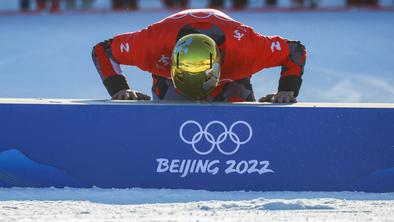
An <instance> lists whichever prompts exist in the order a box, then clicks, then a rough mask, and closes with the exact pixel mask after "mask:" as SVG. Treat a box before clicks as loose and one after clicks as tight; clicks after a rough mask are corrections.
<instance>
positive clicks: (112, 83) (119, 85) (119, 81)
mask: <svg viewBox="0 0 394 222" xmlns="http://www.w3.org/2000/svg"><path fill="white" fill-rule="evenodd" d="M103 83H104V86H105V88H106V89H107V91H108V93H109V95H111V96H113V95H115V94H116V93H117V92H119V91H121V90H124V89H130V87H129V84H128V83H127V80H126V78H125V77H124V76H123V75H114V76H110V77H108V78H106V79H105V80H104V81H103Z"/></svg>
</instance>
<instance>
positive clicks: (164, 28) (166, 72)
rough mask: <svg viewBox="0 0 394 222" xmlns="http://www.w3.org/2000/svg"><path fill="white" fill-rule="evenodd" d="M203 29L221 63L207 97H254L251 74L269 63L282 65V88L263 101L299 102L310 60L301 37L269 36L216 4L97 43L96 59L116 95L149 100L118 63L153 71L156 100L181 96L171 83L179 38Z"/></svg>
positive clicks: (270, 65) (119, 97) (211, 99)
mask: <svg viewBox="0 0 394 222" xmlns="http://www.w3.org/2000/svg"><path fill="white" fill-rule="evenodd" d="M191 33H201V34H205V35H207V36H209V37H211V38H212V39H213V40H214V41H215V42H216V44H217V45H218V47H219V50H220V53H221V56H222V64H221V75H220V82H219V86H218V87H217V89H215V90H214V92H212V93H211V95H209V96H208V97H207V98H206V100H208V101H254V100H255V98H254V94H253V90H252V86H251V84H250V77H251V76H252V75H253V74H255V73H256V72H258V71H260V70H262V69H264V68H269V67H275V66H282V71H281V76H280V80H279V87H278V93H277V94H275V95H273V97H272V96H268V97H263V98H262V99H261V100H260V101H267V98H268V99H269V100H270V101H271V100H272V101H273V102H296V97H297V95H298V92H299V90H300V87H301V82H302V79H301V77H302V74H303V69H304V64H305V60H306V50H305V47H304V46H303V45H302V44H301V43H300V42H298V41H289V40H287V39H284V38H282V37H279V36H264V35H261V34H259V33H256V32H255V31H254V30H253V29H252V28H251V27H248V26H245V25H243V24H241V23H240V22H238V21H235V20H233V19H232V18H230V17H229V16H227V15H226V14H224V13H222V12H220V11H218V10H213V9H192V10H185V11H181V12H179V13H176V14H174V15H171V16H169V17H167V18H165V19H163V20H161V21H159V22H157V23H155V24H152V25H150V26H148V27H147V28H145V29H142V30H140V31H137V32H130V33H125V34H121V35H118V36H115V37H114V38H113V39H110V40H107V41H104V42H101V43H98V44H97V45H96V46H95V47H94V49H93V53H92V55H93V61H94V63H95V65H96V68H97V70H98V72H99V73H100V76H101V78H102V80H103V83H104V85H105V87H106V88H107V90H108V92H109V94H110V95H111V96H112V99H146V97H145V96H144V95H143V94H141V93H136V92H135V91H133V90H131V89H130V87H129V85H128V83H127V81H126V79H125V77H124V76H123V75H122V71H121V69H120V66H119V64H124V65H132V66H136V67H138V68H140V69H142V70H145V71H148V72H150V73H152V77H153V87H152V94H153V97H154V99H159V100H163V99H166V100H167V99H169V100H171V99H175V100H177V99H182V98H184V97H182V95H181V94H180V93H179V92H177V90H176V89H174V86H173V85H172V82H171V74H170V72H171V71H170V68H171V53H172V51H173V49H174V46H175V44H176V42H177V40H178V39H180V38H181V37H183V36H185V35H188V34H191Z"/></svg>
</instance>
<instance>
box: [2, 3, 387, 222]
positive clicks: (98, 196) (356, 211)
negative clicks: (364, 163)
mask: <svg viewBox="0 0 394 222" xmlns="http://www.w3.org/2000/svg"><path fill="white" fill-rule="evenodd" d="M169 14H170V12H161V13H142V12H132V13H107V14H94V13H93V14H81V15H64V14H62V15H47V14H41V15H38V16H0V27H1V31H0V32H1V35H0V50H1V53H0V97H31V98H36V97H42V98H101V99H102V98H108V95H107V93H106V91H105V89H104V87H103V86H102V83H101V80H100V78H99V76H98V74H97V73H96V70H95V68H94V66H93V64H92V61H91V58H90V52H91V48H92V46H93V45H94V44H96V43H97V42H99V41H102V40H104V39H107V38H110V37H112V36H114V35H116V34H118V33H122V32H127V31H133V30H137V29H140V28H143V27H145V26H147V25H148V24H150V23H152V22H155V21H158V20H160V19H162V18H163V17H165V16H168V15H169ZM230 16H232V17H233V18H235V19H238V20H240V21H241V22H244V23H245V24H247V25H250V26H253V27H254V28H255V29H256V30H257V31H259V32H261V33H263V34H267V35H282V36H284V37H287V38H289V39H298V40H301V41H303V43H304V44H305V45H306V46H307V48H308V53H309V56H308V62H307V66H306V69H305V76H304V85H303V89H302V92H301V96H300V98H299V100H301V101H307V102H311V101H317V102H394V71H393V70H394V63H393V52H394V43H393V39H394V31H393V30H394V13H393V12H370V11H353V12H350V13H344V12H327V13H317V12H302V13H301V12H300V13H256V12H236V13H235V12H232V13H230ZM124 70H125V73H126V75H127V76H128V80H129V82H131V86H132V87H133V88H135V89H137V90H140V91H143V92H148V93H149V92H150V84H151V78H150V75H149V74H147V73H144V72H142V71H140V70H137V69H135V68H132V67H124ZM278 73H279V69H277V68H276V69H270V70H264V71H262V72H260V73H258V74H257V75H255V77H254V78H253V83H254V87H255V91H256V94H257V96H263V95H264V94H266V93H270V92H273V91H275V89H276V87H277V80H278ZM82 220H83V221H135V220H138V221H273V220H275V221H359V222H360V221H394V193H390V194H366V193H349V192H342V193H309V192H207V191H186V190H141V189H125V190H106V189H98V188H93V189H21V188H13V189H0V221H1V222H2V221H82Z"/></svg>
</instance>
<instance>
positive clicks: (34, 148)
mask: <svg viewBox="0 0 394 222" xmlns="http://www.w3.org/2000/svg"><path fill="white" fill-rule="evenodd" d="M393 132H394V105H393V104H350V105H349V104H293V105H272V104H253V103H250V104H198V103H188V104H180V103H170V104H165V103H153V102H144V103H142V102H105V101H89V100H78V101H71V100H35V99H30V100H29V99H27V100H23V99H16V100H11V99H0V135H1V136H0V187H11V186H20V187H47V186H55V187H64V186H69V187H91V186H98V187H103V188H110V187H116V188H125V187H141V188H174V189H178V188H181V189H205V190H213V191H229V190H255V191H283V190H288V191H345V190H347V191H367V192H393V191H394V136H393Z"/></svg>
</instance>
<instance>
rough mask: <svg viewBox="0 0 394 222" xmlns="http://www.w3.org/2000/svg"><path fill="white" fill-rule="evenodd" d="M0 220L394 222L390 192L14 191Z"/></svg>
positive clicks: (0, 196) (5, 195)
mask: <svg viewBox="0 0 394 222" xmlns="http://www.w3.org/2000/svg"><path fill="white" fill-rule="evenodd" d="M0 221H174V222H175V221H179V222H185V221H193V222H196V221H248V222H251V221H358V222H362V221H394V193H390V194H368V193H352V192H340V193H316V192H208V191H190V190H156V189H120V190H116V189H112V190H111V189H98V188H92V189H70V188H66V189H55V188H48V189H22V188H13V189H0Z"/></svg>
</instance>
